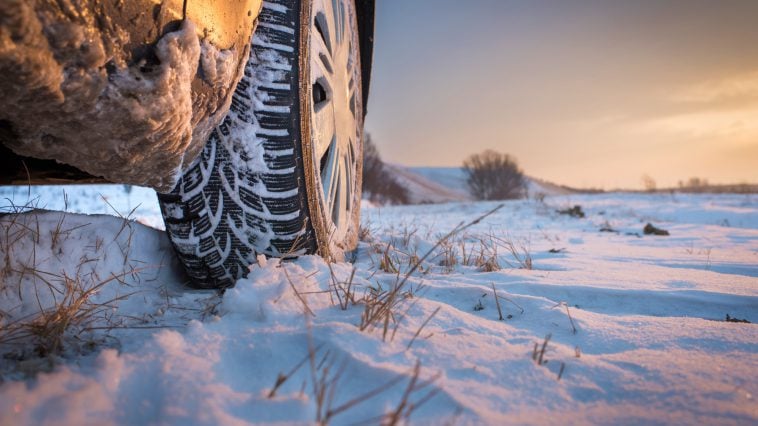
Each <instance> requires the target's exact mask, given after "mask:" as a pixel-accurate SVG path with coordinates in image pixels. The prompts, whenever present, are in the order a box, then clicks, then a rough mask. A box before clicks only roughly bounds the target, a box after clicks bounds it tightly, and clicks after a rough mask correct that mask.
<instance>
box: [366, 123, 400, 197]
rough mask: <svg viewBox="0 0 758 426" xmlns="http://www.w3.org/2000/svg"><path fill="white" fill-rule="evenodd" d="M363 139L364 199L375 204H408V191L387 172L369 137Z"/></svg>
mask: <svg viewBox="0 0 758 426" xmlns="http://www.w3.org/2000/svg"><path fill="white" fill-rule="evenodd" d="M363 139H364V140H363V193H364V197H366V198H368V199H369V200H371V201H372V202H375V203H382V204H384V203H390V204H408V202H409V196H408V190H407V189H406V188H405V187H404V186H403V185H401V184H400V183H399V182H398V181H397V179H396V178H395V177H394V176H392V174H390V173H389V172H388V171H387V168H386V167H385V166H384V162H383V161H382V157H381V156H380V155H379V150H378V149H377V148H376V145H374V142H373V141H372V140H371V135H370V134H368V133H367V134H366V135H365V136H364V138H363Z"/></svg>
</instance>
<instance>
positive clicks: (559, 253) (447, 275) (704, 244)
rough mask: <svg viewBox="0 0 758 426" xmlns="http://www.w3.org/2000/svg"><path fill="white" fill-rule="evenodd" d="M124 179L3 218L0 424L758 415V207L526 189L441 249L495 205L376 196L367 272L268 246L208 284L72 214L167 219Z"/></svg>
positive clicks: (740, 199)
mask: <svg viewBox="0 0 758 426" xmlns="http://www.w3.org/2000/svg"><path fill="white" fill-rule="evenodd" d="M82 188H84V189H82ZM33 190H35V191H39V194H40V199H39V200H38V203H39V205H40V206H47V207H48V208H61V207H62V204H63V201H62V200H63V197H62V196H59V195H56V194H60V192H59V191H60V190H61V188H60V187H57V188H52V189H45V188H41V189H40V188H33ZM3 191H4V192H0V199H2V198H8V199H12V200H13V203H14V204H16V205H19V204H24V203H25V201H24V200H25V199H26V198H27V194H26V192H25V191H26V189H24V190H23V192H22V193H21V192H20V193H19V194H16V196H15V198H14V197H12V196H11V194H10V193H9V192H8V190H6V189H3ZM82 191H84V192H82ZM87 191H89V192H87ZM123 191H124V190H123V187H121V186H111V187H102V188H98V189H92V188H91V187H89V188H88V187H80V188H79V189H77V188H75V187H74V188H68V189H67V192H68V193H69V196H68V198H69V201H68V207H69V212H72V213H67V214H65V215H64V214H62V213H59V212H44V213H26V214H22V215H5V216H1V217H0V238H2V240H0V266H1V268H0V278H2V281H0V352H2V357H0V424H2V425H6V424H14V425H16V424H53V423H54V424H77V425H78V424H109V423H112V424H144V423H150V424H182V425H184V424H248V423H262V422H280V423H312V422H314V421H316V419H317V418H319V417H320V418H321V419H322V420H329V421H330V422H331V423H334V424H353V423H364V422H373V423H377V422H379V421H382V420H383V421H385V422H391V421H392V420H397V419H400V420H402V419H406V418H409V419H410V421H411V423H420V424H444V423H445V422H453V423H457V424H514V423H515V424H538V423H539V424H544V423H549V424H552V423H568V424H578V423H600V424H641V423H642V424H756V422H758V402H757V401H756V398H758V325H756V324H755V323H756V322H758V197H756V196H736V195H673V196H671V195H644V194H602V195H582V196H577V195H574V196H549V197H547V198H546V199H545V202H544V203H540V202H537V201H513V202H507V203H505V204H504V206H503V207H502V208H501V209H499V210H497V211H496V212H494V213H492V214H491V215H489V216H487V217H485V218H484V219H482V220H481V222H479V223H477V224H474V225H472V226H471V227H469V228H467V229H464V230H462V231H461V232H459V233H458V234H455V235H453V236H452V237H451V238H450V239H448V240H444V239H443V240H442V244H441V245H440V246H439V247H436V248H434V246H435V244H436V243H437V242H439V241H440V240H441V239H442V237H443V236H444V235H445V234H446V233H448V232H449V231H451V230H453V229H454V228H456V226H458V225H459V224H460V223H462V222H463V223H468V222H471V221H473V220H475V219H477V218H478V217H481V216H482V215H484V214H486V213H487V212H489V211H491V210H493V209H494V208H496V207H497V205H498V204H497V203H473V202H466V203H449V204H439V205H424V206H403V207H391V208H390V207H387V208H367V209H364V212H363V226H364V228H365V229H366V232H365V233H364V238H363V241H362V242H361V243H360V245H359V248H358V250H357V252H356V255H355V257H354V259H352V260H353V261H354V263H339V264H333V265H327V264H326V263H325V262H324V261H323V260H322V259H320V258H318V257H314V256H305V257H302V258H300V259H298V260H295V261H292V262H287V263H281V262H279V261H277V260H272V259H269V260H265V259H260V260H259V262H258V263H256V264H254V265H251V272H250V276H249V277H248V278H247V279H243V280H240V281H239V282H238V283H237V285H236V287H234V288H233V289H230V290H228V291H226V293H224V294H223V295H219V294H217V293H215V292H212V291H198V290H190V289H188V288H186V287H184V285H183V281H184V278H183V276H182V274H181V272H180V271H179V270H178V268H177V265H176V264H175V263H174V260H173V257H172V255H171V250H170V248H169V244H168V242H167V240H166V237H165V235H164V234H163V233H162V232H160V231H158V230H156V229H153V228H151V227H149V226H145V225H142V224H140V223H136V222H124V220H123V219H121V218H118V217H114V216H104V215H97V216H86V215H80V214H74V213H73V211H79V212H89V211H94V212H99V213H103V212H107V211H109V210H111V211H112V210H113V209H111V207H109V206H108V205H107V204H105V203H104V202H103V201H102V199H101V198H100V194H102V195H104V196H105V197H106V198H107V199H108V201H109V202H110V203H111V204H112V205H113V207H114V208H115V210H118V211H119V212H120V213H121V214H122V215H123V216H127V215H128V212H129V211H131V210H132V209H134V208H135V207H136V206H137V204H140V203H142V205H141V206H140V207H138V208H137V209H136V210H135V211H134V213H133V215H132V217H134V218H135V219H137V220H139V221H140V222H142V223H147V224H151V225H157V223H156V221H159V219H160V216H159V214H158V212H157V210H156V206H155V201H154V199H153V200H152V201H151V199H150V193H149V191H146V190H139V189H137V188H135V189H133V190H132V192H131V193H130V197H128V198H129V199H126V198H125V197H124V195H125V194H124V193H123ZM143 191H145V192H143ZM9 204H10V202H9ZM574 205H580V206H581V208H582V210H583V211H584V212H585V214H586V217H585V218H583V219H580V218H574V217H570V216H567V215H561V214H558V213H556V210H559V209H565V208H567V207H571V206H574ZM647 223H652V224H653V225H655V226H657V227H659V228H663V229H665V230H668V231H669V232H670V235H669V236H653V235H644V234H643V227H644V226H645V225H646V224H647ZM600 229H606V230H607V231H609V232H600ZM433 248H434V249H433ZM431 249H433V250H432V254H431V255H430V256H429V257H426V258H424V254H425V253H427V252H428V251H429V250H431ZM416 264H420V267H419V268H417V269H416V270H415V272H413V273H412V274H410V275H407V271H408V270H409V266H411V265H416ZM529 267H531V269H529ZM396 270H399V272H395V271H396ZM353 271H354V275H353ZM351 275H352V279H351ZM406 276H407V280H406V279H405V277H406ZM400 283H402V287H401V288H400V289H399V290H398V291H397V292H394V293H393V292H392V289H393V288H397V286H398V284H400ZM92 286H99V287H98V291H96V292H93V294H92V295H90V297H89V298H87V297H81V296H82V294H83V293H82V290H83V291H86V290H87V289H89V288H91V287H92ZM77 289H81V290H77ZM495 293H496V294H497V298H496V296H495ZM66 295H68V297H66ZM382 297H384V299H382ZM347 299H350V300H347ZM388 299H391V301H390V302H388V303H385V304H384V305H385V306H390V307H391V309H390V312H391V313H392V315H390V316H386V315H384V316H383V315H381V314H382V311H381V310H380V307H381V306H382V301H383V300H384V301H385V302H386V301H387V300H388ZM346 300H347V301H346ZM353 300H354V301H355V303H353ZM75 303H80V304H79V305H75ZM498 304H499V308H498ZM71 306H74V307H77V308H78V309H68V308H70V307H71ZM343 307H344V309H343ZM54 308H55V309H54ZM369 308H373V309H374V310H373V311H371V310H370V309H369ZM40 311H43V312H44V314H43V315H40ZM499 311H501V313H502V320H501V319H500V316H501V314H500V312H499ZM72 312H81V313H82V314H81V315H79V316H75V315H71V313H72ZM67 313H68V315H69V316H68V317H66V314H67ZM727 315H729V316H730V318H735V319H738V320H747V321H750V322H751V323H742V322H727V321H724V320H725V319H726V316H727ZM61 318H69V319H70V321H69V326H68V328H67V329H65V330H61V329H60V328H58V327H56V324H60V323H61V321H60V319H61ZM55 319H58V320H59V321H57V322H56V321H55ZM385 319H386V320H387V322H385V321H384V320H385ZM385 324H386V325H385ZM385 330H386V333H385ZM40 352H43V353H52V354H53V355H51V356H48V357H46V358H40V356H39V353H40ZM383 416H384V417H383ZM393 416H394V417H393Z"/></svg>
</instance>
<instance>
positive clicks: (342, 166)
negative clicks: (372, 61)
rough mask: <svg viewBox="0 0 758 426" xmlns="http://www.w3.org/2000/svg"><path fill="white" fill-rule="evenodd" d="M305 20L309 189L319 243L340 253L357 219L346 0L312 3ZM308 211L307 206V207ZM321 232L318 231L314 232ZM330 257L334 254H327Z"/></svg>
mask: <svg viewBox="0 0 758 426" xmlns="http://www.w3.org/2000/svg"><path fill="white" fill-rule="evenodd" d="M310 16H311V19H310V22H309V25H310V28H309V30H310V31H309V40H308V42H309V43H308V44H309V58H308V68H309V74H310V75H309V77H310V78H309V82H310V85H309V89H310V96H309V101H310V102H309V103H310V111H309V115H310V126H309V127H310V135H311V143H310V146H311V156H312V170H313V177H314V178H315V180H314V181H313V184H314V185H313V186H312V187H313V188H317V190H316V191H314V192H317V193H318V196H317V197H315V198H317V200H314V201H317V203H318V206H316V207H317V209H318V210H319V211H320V212H321V215H320V219H321V222H322V223H320V224H319V223H317V222H318V221H314V227H315V228H317V229H316V231H317V234H321V235H320V238H319V236H317V238H318V239H319V240H320V241H319V245H320V248H321V249H322V252H323V251H324V250H323V249H324V248H326V247H324V246H325V245H326V246H328V250H329V251H330V252H333V251H335V250H334V248H335V247H334V246H335V245H336V246H337V247H338V248H341V249H345V248H346V247H345V246H349V245H352V244H353V242H352V241H350V240H351V235H350V233H351V232H352V228H354V223H355V221H356V220H357V214H358V209H359V202H360V199H359V196H360V164H359V159H360V157H359V156H360V153H361V138H362V130H363V111H362V105H361V86H360V84H361V81H360V64H359V51H358V38H357V27H356V17H355V8H354V5H353V2H352V0H314V1H313V3H312V9H311V13H310ZM311 210H313V207H312V208H311ZM318 228H322V229H318ZM332 254H334V253H332Z"/></svg>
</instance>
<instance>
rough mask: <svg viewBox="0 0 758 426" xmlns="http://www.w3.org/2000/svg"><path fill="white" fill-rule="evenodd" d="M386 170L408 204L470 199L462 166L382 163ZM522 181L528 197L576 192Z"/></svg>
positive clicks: (530, 181) (536, 182) (543, 183)
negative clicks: (409, 165) (405, 190)
mask: <svg viewBox="0 0 758 426" xmlns="http://www.w3.org/2000/svg"><path fill="white" fill-rule="evenodd" d="M385 167H387V169H388V170H389V171H390V172H391V174H392V176H393V177H395V179H397V180H398V182H399V183H400V184H402V185H403V186H404V187H405V188H406V189H407V190H408V197H409V200H410V204H430V203H447V202H454V201H458V202H463V201H472V200H473V197H472V196H471V194H470V193H469V189H468V186H467V184H466V173H465V171H464V170H463V168H461V167H405V166H401V165H399V164H385ZM524 178H525V181H526V187H527V192H528V196H529V197H535V196H537V195H540V194H541V195H545V196H547V195H567V194H572V193H574V192H575V191H572V190H570V189H568V188H565V187H560V186H558V185H555V184H552V183H549V182H545V181H542V180H540V179H536V178H533V177H529V176H525V177H524Z"/></svg>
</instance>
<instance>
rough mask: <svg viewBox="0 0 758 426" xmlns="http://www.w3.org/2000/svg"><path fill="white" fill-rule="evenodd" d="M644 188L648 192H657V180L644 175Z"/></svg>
mask: <svg viewBox="0 0 758 426" xmlns="http://www.w3.org/2000/svg"><path fill="white" fill-rule="evenodd" d="M642 186H643V187H644V188H645V191H647V192H655V189H656V188H657V185H656V184H655V179H653V178H652V177H650V175H642Z"/></svg>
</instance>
